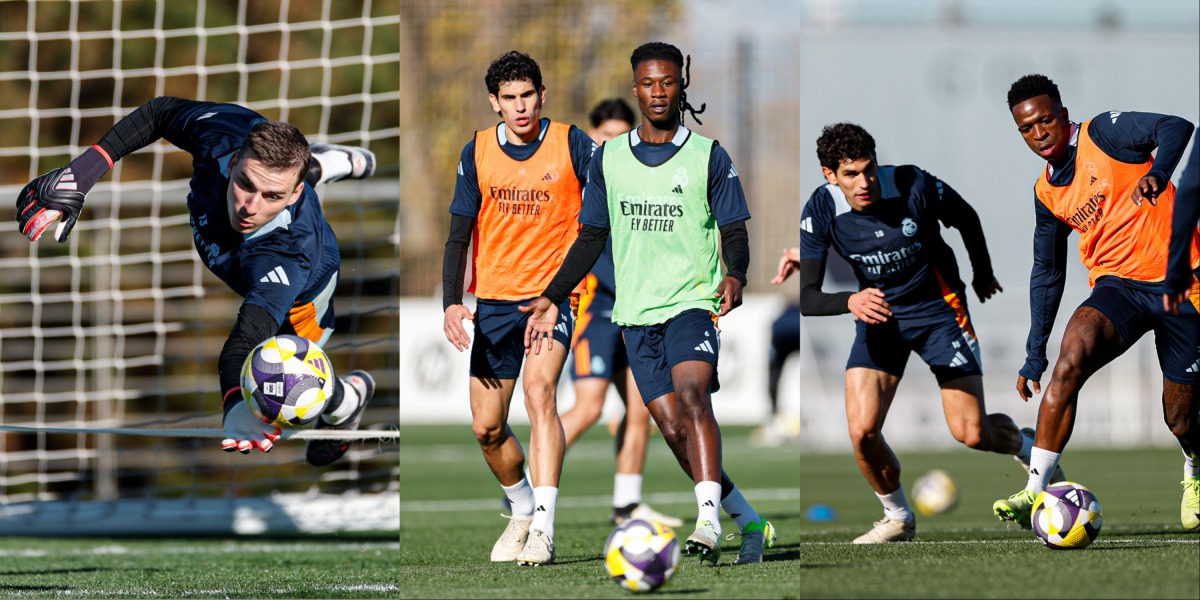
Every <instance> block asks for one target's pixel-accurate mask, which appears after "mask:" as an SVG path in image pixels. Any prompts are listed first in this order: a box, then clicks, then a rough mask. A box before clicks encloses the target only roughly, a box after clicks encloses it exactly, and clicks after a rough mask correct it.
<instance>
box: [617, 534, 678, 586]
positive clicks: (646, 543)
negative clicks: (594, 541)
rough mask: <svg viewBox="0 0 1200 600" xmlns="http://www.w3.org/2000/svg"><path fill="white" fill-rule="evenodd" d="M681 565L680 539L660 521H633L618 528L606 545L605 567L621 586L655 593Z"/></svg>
mask: <svg viewBox="0 0 1200 600" xmlns="http://www.w3.org/2000/svg"><path fill="white" fill-rule="evenodd" d="M678 566H679V538H677V537H675V531H674V530H672V529H671V528H670V527H667V526H666V525H663V524H662V523H659V522H657V521H646V520H643V519H631V520H629V521H625V522H624V523H622V524H620V525H618V526H617V528H616V529H614V530H613V532H612V533H611V534H609V536H608V541H607V542H605V544H604V567H605V568H606V569H607V570H608V574H609V576H610V577H612V578H613V581H615V582H617V583H618V584H619V585H620V586H621V587H623V588H625V589H627V590H629V591H632V592H653V591H654V590H657V589H658V588H660V587H662V586H663V585H664V584H666V583H667V581H669V580H670V579H671V576H672V575H673V574H674V573H675V568H676V567H678Z"/></svg>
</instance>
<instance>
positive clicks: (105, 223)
mask: <svg viewBox="0 0 1200 600" xmlns="http://www.w3.org/2000/svg"><path fill="white" fill-rule="evenodd" d="M398 12H399V6H398V3H396V2H395V1H394V0H391V1H383V2H379V1H373V0H360V1H358V2H336V1H334V0H323V1H303V2H300V1H289V0H264V1H258V0H256V1H255V2H248V1H246V0H241V1H238V2H235V1H228V2H206V1H205V0H170V2H167V1H166V0H158V1H154V0H136V1H126V2H121V1H91V2H88V1H65V0H48V1H47V0H43V1H29V2H9V1H5V2H0V66H2V68H0V198H9V199H10V200H9V201H10V202H12V201H13V200H15V198H16V195H17V192H18V191H19V190H20V189H21V187H22V186H23V185H24V184H25V183H27V182H28V181H29V180H31V179H32V178H34V177H36V176H37V175H39V174H41V173H43V172H45V171H47V170H49V169H51V168H54V167H58V166H62V165H65V164H66V163H67V162H69V161H70V160H71V158H73V157H74V156H77V155H78V154H79V153H80V152H82V151H83V150H85V149H86V148H87V147H88V146H90V145H91V144H93V143H94V142H96V141H97V140H99V138H100V137H101V136H102V135H103V134H104V132H105V131H107V130H108V128H109V127H111V126H112V125H113V123H115V122H116V121H117V120H118V119H119V118H121V117H122V116H124V115H126V114H128V113H129V112H131V111H133V110H134V109H136V108H137V107H138V106H140V105H141V104H142V103H144V102H146V101H148V100H150V99H152V98H154V97H155V96H160V95H171V96H180V97H185V98H194V99H199V100H209V101H216V102H235V103H238V104H242V105H245V106H247V107H249V108H251V109H254V110H256V111H258V112H259V113H261V114H263V115H264V116H266V117H268V118H271V119H276V120H283V121H288V122H291V123H293V124H295V125H296V126H297V127H299V128H300V130H301V131H303V132H304V133H305V134H306V135H307V136H308V138H309V140H310V141H312V142H317V141H325V142H335V143H342V144H350V145H359V146H364V147H367V148H369V149H371V150H372V151H373V152H374V153H375V154H376V157H377V159H378V165H379V168H378V171H377V173H376V175H375V177H374V178H372V179H369V180H366V181H362V182H354V181H343V182H339V183H335V184H330V185H323V186H320V187H318V189H317V192H318V193H319V195H320V196H321V200H322V204H323V206H324V210H325V214H326V217H327V218H328V219H329V221H330V222H331V224H332V226H333V228H334V230H335V231H336V232H337V234H338V239H339V243H340V244H341V253H342V268H341V274H340V277H339V282H338V290H337V295H336V296H335V301H334V306H335V310H336V313H337V324H336V327H335V331H336V333H335V334H334V336H333V338H332V340H331V341H330V342H329V343H328V344H327V345H326V347H325V350H326V351H327V352H328V353H329V355H330V357H331V359H332V360H333V363H334V366H335V369H336V370H337V372H339V373H342V374H344V373H348V372H349V371H350V370H353V369H366V370H368V371H370V372H371V373H372V374H373V376H374V378H375V380H376V384H377V386H376V393H375V397H374V399H373V401H372V404H371V406H370V407H369V408H368V410H367V412H366V414H365V415H364V417H363V420H362V425H361V429H362V431H360V432H358V433H357V434H356V435H357V439H356V440H355V442H354V443H353V445H352V446H351V449H350V451H349V452H348V453H347V455H346V456H345V457H344V458H342V459H341V460H339V461H338V462H336V463H335V464H334V465H331V466H330V467H325V468H320V469H317V468H313V467H310V466H308V465H307V464H306V463H305V461H304V443H305V436H309V437H310V438H311V437H313V436H320V435H322V434H327V432H316V431H300V432H292V433H293V435H292V439H290V440H286V441H285V440H281V441H280V442H279V443H277V444H276V445H275V448H274V449H273V450H272V451H271V452H270V453H266V454H264V453H260V452H257V451H255V452H254V453H252V454H251V455H248V456H243V455H240V454H237V453H232V454H227V453H225V452H222V451H221V450H220V448H219V444H220V439H221V438H222V437H223V435H222V434H221V432H220V421H221V418H220V400H221V399H220V397H219V391H218V389H217V375H216V364H217V363H216V361H217V356H218V354H219V353H220V350H221V346H222V344H223V342H224V340H225V338H226V336H227V335H228V333H229V330H230V328H231V326H232V324H233V321H234V319H235V317H236V315H237V310H238V307H239V305H240V301H241V299H240V298H239V297H238V296H237V295H236V294H234V293H233V292H232V291H230V290H229V289H228V288H227V287H226V286H225V285H224V284H223V283H222V282H221V281H220V280H218V279H217V278H216V277H215V276H213V275H212V274H211V273H209V272H208V271H207V269H205V267H204V265H203V264H202V262H201V261H200V258H199V257H198V256H197V254H196V252H195V250H194V248H193V246H192V233H191V229H190V227H189V224H188V214H187V207H186V202H185V199H186V196H187V190H188V180H189V178H190V176H191V162H190V157H189V156H188V155H187V154H186V153H185V152H182V151H179V150H177V149H175V148H174V147H173V146H171V145H170V144H168V143H166V142H164V141H160V142H157V143H155V144H152V145H151V146H150V147H147V148H144V149H142V150H140V151H138V152H136V153H134V154H131V155H129V156H127V157H125V158H124V159H123V160H121V161H120V162H118V163H117V165H116V167H115V168H114V169H113V171H112V172H111V173H110V174H109V175H107V176H106V177H105V178H104V179H102V180H101V183H100V184H99V185H97V187H96V188H95V189H94V190H93V191H92V192H91V193H90V194H89V195H88V197H87V203H86V206H85V208H84V210H83V214H82V216H81V218H80V220H79V223H78V225H77V226H76V227H75V229H74V231H73V232H72V235H71V237H70V239H69V240H68V242H67V243H64V244H58V243H56V242H55V241H54V240H53V239H52V236H49V235H47V236H45V237H43V238H42V240H41V241H39V242H37V243H32V244H31V243H29V241H28V240H27V239H26V238H25V237H24V236H22V235H21V234H20V233H19V232H18V231H17V228H16V223H15V222H13V221H9V222H8V223H9V224H8V225H7V226H3V225H0V534H7V535H87V534H94V535H104V534H124V535H141V534H158V535H170V534H188V533H229V532H233V533H264V532H276V531H306V532H330V531H342V530H378V529H397V528H398V527H399V492H398V473H397V470H398V457H397V453H396V443H395V441H396V430H397V421H398V412H399V411H398V394H397V378H396V372H397V362H398V358H397V357H398V314H397V302H396V294H397V280H398V270H397V264H398V259H397V256H398V241H399V235H398V231H399V228H398V223H397V214H398V213H397V197H398V193H399V190H398V188H399V186H398V179H397V174H396V173H397V164H398V156H397V154H398V147H399V144H398V138H399V97H400V94H399V81H398V80H399V64H398V63H399V41H398V34H399V15H398ZM9 206H10V210H11V207H12V206H13V205H12V204H9ZM9 214H12V213H9Z"/></svg>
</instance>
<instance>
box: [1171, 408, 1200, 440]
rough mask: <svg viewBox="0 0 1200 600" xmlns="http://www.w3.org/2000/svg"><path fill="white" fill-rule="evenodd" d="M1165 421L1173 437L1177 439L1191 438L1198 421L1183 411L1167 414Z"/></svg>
mask: <svg viewBox="0 0 1200 600" xmlns="http://www.w3.org/2000/svg"><path fill="white" fill-rule="evenodd" d="M1165 420H1166V422H1167V427H1168V428H1170V429H1171V435H1173V436H1175V437H1177V438H1187V437H1189V436H1190V435H1191V434H1192V432H1193V431H1195V428H1196V427H1197V425H1196V419H1195V418H1193V417H1191V416H1188V415H1187V414H1186V413H1184V412H1183V411H1179V412H1176V413H1171V414H1167V415H1166V416H1165Z"/></svg>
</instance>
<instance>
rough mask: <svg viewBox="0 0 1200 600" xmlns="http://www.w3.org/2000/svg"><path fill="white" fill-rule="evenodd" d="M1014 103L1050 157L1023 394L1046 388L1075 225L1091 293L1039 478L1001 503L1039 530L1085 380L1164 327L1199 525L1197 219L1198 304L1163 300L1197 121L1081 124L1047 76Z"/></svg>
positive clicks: (1138, 118)
mask: <svg viewBox="0 0 1200 600" xmlns="http://www.w3.org/2000/svg"><path fill="white" fill-rule="evenodd" d="M1008 107H1009V109H1010V111H1011V112H1012V117H1013V121H1015V122H1016V124H1017V131H1018V132H1020V134H1021V137H1022V138H1024V139H1025V144H1026V145H1028V146H1029V149H1030V150H1032V151H1033V152H1034V153H1035V154H1037V155H1038V156H1040V157H1042V158H1043V159H1044V160H1046V162H1047V165H1046V169H1045V172H1044V174H1043V175H1042V176H1039V177H1038V179H1037V182H1036V184H1035V186H1034V203H1033V204H1034V211H1035V215H1036V221H1035V222H1036V226H1035V227H1036V228H1035V230H1034V238H1033V250H1034V252H1033V273H1032V275H1031V276H1030V281H1029V305H1030V320H1031V324H1030V327H1029V337H1028V340H1027V342H1026V346H1025V347H1026V352H1027V356H1026V358H1025V365H1024V366H1023V367H1022V368H1021V371H1020V374H1019V375H1017V385H1016V388H1017V393H1018V394H1020V396H1021V399H1022V400H1028V399H1029V398H1031V397H1032V396H1033V394H1036V393H1041V391H1042V390H1041V385H1040V383H1039V382H1040V380H1041V378H1042V373H1043V372H1045V370H1046V366H1047V361H1046V341H1047V338H1049V337H1050V331H1051V329H1052V328H1053V326H1054V317H1055V314H1056V313H1057V312H1058V305H1059V303H1060V302H1061V301H1062V294H1063V288H1064V286H1065V281H1066V277H1065V276H1066V269H1067V265H1066V256H1067V236H1068V235H1069V234H1070V233H1071V231H1072V230H1074V231H1077V232H1079V258H1080V259H1081V260H1082V261H1083V264H1084V266H1085V267H1087V268H1088V280H1089V282H1090V283H1091V284H1092V294H1091V296H1090V297H1089V298H1088V299H1087V300H1085V301H1084V302H1083V304H1081V305H1080V306H1079V308H1078V309H1076V310H1075V313H1074V314H1073V315H1071V320H1070V321H1069V322H1068V323H1067V327H1066V332H1065V333H1064V334H1063V340H1062V343H1061V344H1060V345H1059V356H1058V362H1057V363H1056V364H1055V366H1054V374H1053V376H1052V377H1051V378H1050V385H1049V386H1047V388H1046V394H1045V395H1044V396H1042V402H1041V406H1040V407H1039V408H1038V427H1037V442H1036V444H1035V447H1034V449H1033V458H1032V462H1031V467H1032V469H1031V470H1030V472H1029V481H1028V483H1027V484H1026V486H1025V489H1024V490H1021V491H1020V492H1017V493H1016V494H1013V495H1012V496H1011V497H1009V498H1008V499H1007V500H998V501H996V502H995V504H994V505H993V507H992V510H993V512H995V514H996V516H998V517H1000V518H1001V519H1003V520H1006V521H1017V522H1018V523H1020V524H1021V525H1022V526H1024V527H1029V517H1030V510H1031V508H1032V507H1033V501H1034V499H1035V498H1036V497H1037V494H1038V492H1041V491H1042V490H1044V489H1045V488H1046V485H1047V483H1049V482H1050V481H1049V474H1050V473H1052V472H1053V471H1054V470H1055V467H1056V466H1057V465H1058V461H1059V457H1060V456H1061V453H1062V451H1063V448H1064V447H1065V446H1066V444H1067V441H1068V440H1069V439H1070V437H1071V430H1072V429H1073V428H1074V425H1075V407H1076V403H1077V402H1078V401H1079V390H1080V388H1081V387H1082V386H1083V383H1084V382H1085V381H1087V379H1088V378H1089V377H1091V375H1092V374H1093V373H1095V372H1096V371H1098V370H1099V369H1100V368H1101V367H1103V366H1104V365H1106V364H1108V363H1109V362H1110V361H1112V360H1113V359H1115V358H1116V357H1118V356H1120V355H1121V354H1123V353H1124V352H1125V351H1126V350H1127V349H1129V347H1130V346H1133V344H1134V343H1135V342H1137V341H1138V339H1139V338H1141V337H1142V335H1143V334H1145V333H1146V332H1148V331H1154V345H1155V348H1156V350H1157V351H1158V362H1159V365H1160V366H1161V367H1162V372H1163V398H1162V402H1163V414H1164V416H1165V419H1166V422H1167V426H1168V427H1170V429H1171V433H1172V434H1174V435H1175V438H1176V439H1177V440H1179V444H1180V446H1182V447H1183V455H1184V481H1183V487H1184V493H1183V494H1184V497H1183V506H1184V507H1183V509H1182V522H1183V526H1184V528H1185V529H1190V530H1194V529H1198V528H1200V514H1197V513H1196V511H1195V510H1189V508H1188V507H1189V506H1190V507H1196V506H1197V494H1198V493H1200V484H1197V482H1196V481H1197V480H1196V478H1197V477H1198V476H1200V425H1198V424H1197V417H1196V415H1197V409H1200V406H1198V405H1197V401H1196V400H1197V399H1196V389H1197V382H1198V381H1200V344H1198V343H1197V340H1200V312H1197V297H1198V294H1200V283H1197V280H1196V274H1197V272H1198V271H1197V267H1200V234H1198V233H1197V230H1196V228H1195V227H1194V226H1193V227H1192V228H1191V235H1190V236H1188V240H1189V242H1188V244H1187V246H1188V247H1189V249H1188V250H1187V251H1186V252H1187V255H1188V258H1187V259H1186V260H1184V261H1183V262H1184V263H1185V264H1186V265H1187V266H1188V268H1190V269H1191V270H1192V277H1191V281H1190V284H1189V287H1190V290H1191V291H1190V293H1189V296H1190V301H1188V302H1182V303H1181V304H1180V307H1179V313H1178V314H1169V313H1167V312H1165V311H1163V310H1162V299H1161V295H1162V293H1163V278H1164V276H1165V274H1166V272H1167V247H1168V240H1169V237H1170V231H1171V210H1172V207H1173V205H1174V201H1175V186H1174V185H1172V184H1171V182H1170V179H1171V173H1172V172H1173V171H1174V170H1175V167H1176V165H1178V164H1179V161H1180V159H1182V158H1183V151H1184V148H1186V147H1187V141H1188V137H1189V136H1191V134H1192V131H1193V129H1194V127H1193V125H1192V124H1191V123H1189V122H1188V121H1186V120H1184V119H1181V118H1179V117H1175V116H1171V115H1160V114H1154V113H1138V112H1115V111H1114V112H1104V113H1100V114H1099V115H1096V116H1095V117H1094V118H1093V119H1091V120H1089V121H1084V122H1083V123H1073V122H1071V120H1070V119H1069V118H1068V114H1067V109H1066V107H1064V106H1063V104H1062V97H1061V96H1060V95H1059V91H1058V86H1057V85H1055V84H1054V82H1053V81H1051V80H1050V79H1049V78H1048V77H1046V76H1045V75H1026V76H1024V77H1021V78H1020V79H1018V80H1017V81H1016V82H1014V83H1013V84H1012V86H1011V87H1010V88H1009V91H1008ZM1156 149H1157V152H1155V150H1156ZM1030 383H1032V384H1033V393H1030V391H1029V384H1030Z"/></svg>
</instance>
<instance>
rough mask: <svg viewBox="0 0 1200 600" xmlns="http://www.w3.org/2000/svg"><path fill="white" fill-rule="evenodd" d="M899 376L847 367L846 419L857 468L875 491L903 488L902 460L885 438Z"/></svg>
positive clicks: (892, 490)
mask: <svg viewBox="0 0 1200 600" xmlns="http://www.w3.org/2000/svg"><path fill="white" fill-rule="evenodd" d="M899 383H900V378H899V377H897V376H895V375H891V374H889V373H885V372H883V371H878V370H875V369H867V368H863V367H854V368H850V369H846V421H847V424H848V425H849V429H850V445H851V447H853V449H854V458H855V460H856V461H857V462H858V469H859V470H860V471H862V474H863V477H866V478H867V483H869V484H871V488H872V489H874V490H875V493H876V494H880V495H882V494H890V493H892V492H895V491H896V490H898V489H900V461H899V460H898V459H897V458H896V454H895V453H893V452H892V449H891V447H889V446H888V445H887V442H886V441H885V440H884V439H883V422H884V420H886V419H887V413H888V410H889V409H890V408H891V406H892V399H893V398H895V396H896V387H897V386H898V385H899Z"/></svg>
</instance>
